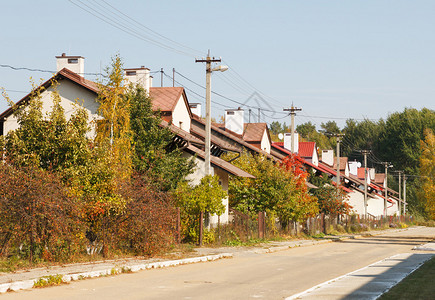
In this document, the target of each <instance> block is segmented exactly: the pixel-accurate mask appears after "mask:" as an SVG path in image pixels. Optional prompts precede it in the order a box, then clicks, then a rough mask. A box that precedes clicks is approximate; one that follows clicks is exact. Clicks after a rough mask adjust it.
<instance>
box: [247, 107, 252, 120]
mask: <svg viewBox="0 0 435 300" xmlns="http://www.w3.org/2000/svg"><path fill="white" fill-rule="evenodd" d="M248 112H249V120H248V123H251V112H252V110H251V109H249V110H248Z"/></svg>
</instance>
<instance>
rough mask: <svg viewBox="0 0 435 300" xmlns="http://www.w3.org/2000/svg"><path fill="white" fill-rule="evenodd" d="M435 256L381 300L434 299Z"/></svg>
mask: <svg viewBox="0 0 435 300" xmlns="http://www.w3.org/2000/svg"><path fill="white" fill-rule="evenodd" d="M434 295H435V256H434V257H432V258H431V259H430V260H428V261H427V262H426V263H424V264H423V265H422V266H421V267H420V268H419V269H418V270H416V271H414V272H413V273H412V274H411V275H409V276H408V277H406V278H405V279H404V280H402V281H401V282H400V283H399V284H397V285H396V286H395V287H393V288H392V289H391V290H390V291H388V292H387V293H385V294H384V295H382V296H381V297H380V298H379V299H382V300H389V299H394V300H397V299H434Z"/></svg>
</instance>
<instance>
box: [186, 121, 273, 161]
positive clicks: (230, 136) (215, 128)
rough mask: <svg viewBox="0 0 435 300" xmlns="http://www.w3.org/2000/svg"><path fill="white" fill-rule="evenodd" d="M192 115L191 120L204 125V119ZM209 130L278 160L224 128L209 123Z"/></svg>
mask: <svg viewBox="0 0 435 300" xmlns="http://www.w3.org/2000/svg"><path fill="white" fill-rule="evenodd" d="M192 116H193V117H192V119H193V120H195V121H197V122H198V123H201V124H202V125H204V126H205V122H204V120H202V119H201V118H200V117H199V116H197V115H195V114H192ZM193 126H194V122H192V127H193ZM211 130H212V131H216V132H217V133H219V134H222V135H223V136H225V137H227V138H228V139H230V140H233V141H234V142H236V143H237V144H239V145H241V146H243V147H245V148H247V149H249V150H251V151H254V152H257V153H260V154H262V155H264V156H266V157H267V158H269V159H272V160H276V161H278V160H279V159H278V158H276V157H274V156H273V155H270V154H269V153H267V152H266V151H263V150H261V149H259V148H257V147H255V146H253V145H251V144H249V143H248V142H246V141H244V140H243V139H242V138H240V137H239V136H237V135H234V134H231V133H229V132H227V131H226V130H222V129H221V128H219V127H217V126H215V125H213V124H212V125H211Z"/></svg>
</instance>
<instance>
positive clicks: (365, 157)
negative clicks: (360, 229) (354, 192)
mask: <svg viewBox="0 0 435 300" xmlns="http://www.w3.org/2000/svg"><path fill="white" fill-rule="evenodd" d="M361 153H362V154H363V155H364V215H365V217H366V218H367V154H369V153H370V150H362V151H361Z"/></svg>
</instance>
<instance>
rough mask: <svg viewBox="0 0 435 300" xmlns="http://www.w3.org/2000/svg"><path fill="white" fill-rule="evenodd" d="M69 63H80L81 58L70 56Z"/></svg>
mask: <svg viewBox="0 0 435 300" xmlns="http://www.w3.org/2000/svg"><path fill="white" fill-rule="evenodd" d="M68 63H69V64H78V63H79V59H78V58H68Z"/></svg>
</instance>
